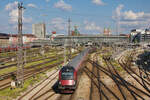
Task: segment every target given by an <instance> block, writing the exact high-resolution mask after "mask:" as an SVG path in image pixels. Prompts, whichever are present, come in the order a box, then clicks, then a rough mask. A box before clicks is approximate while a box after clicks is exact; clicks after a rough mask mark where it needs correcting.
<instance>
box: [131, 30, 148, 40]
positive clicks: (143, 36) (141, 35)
mask: <svg viewBox="0 0 150 100" xmlns="http://www.w3.org/2000/svg"><path fill="white" fill-rule="evenodd" d="M149 39H150V30H149V29H144V30H142V29H133V30H131V33H130V41H131V42H144V41H148V40H149Z"/></svg>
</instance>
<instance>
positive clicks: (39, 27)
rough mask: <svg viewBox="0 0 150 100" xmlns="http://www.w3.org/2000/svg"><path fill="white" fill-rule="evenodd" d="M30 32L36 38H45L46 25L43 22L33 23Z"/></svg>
mask: <svg viewBox="0 0 150 100" xmlns="http://www.w3.org/2000/svg"><path fill="white" fill-rule="evenodd" d="M32 33H33V34H34V35H35V36H36V37H37V38H45V37H46V26H45V24H44V23H39V24H33V25H32Z"/></svg>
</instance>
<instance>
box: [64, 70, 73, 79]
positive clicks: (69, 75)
mask: <svg viewBox="0 0 150 100" xmlns="http://www.w3.org/2000/svg"><path fill="white" fill-rule="evenodd" d="M61 77H62V80H73V72H62V74H61Z"/></svg>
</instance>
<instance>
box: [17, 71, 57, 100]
mask: <svg viewBox="0 0 150 100" xmlns="http://www.w3.org/2000/svg"><path fill="white" fill-rule="evenodd" d="M58 71H59V70H56V71H53V72H52V73H51V74H50V75H49V76H48V77H47V78H46V79H44V80H43V81H41V82H40V83H39V84H37V85H36V86H34V87H33V88H32V89H30V90H29V91H27V92H26V93H25V94H23V95H22V96H21V97H19V98H18V100H47V99H48V98H50V97H52V96H53V95H55V92H54V91H53V89H52V86H53V84H54V83H55V82H56V81H57V77H58Z"/></svg>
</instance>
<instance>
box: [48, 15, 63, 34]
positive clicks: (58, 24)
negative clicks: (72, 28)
mask: <svg viewBox="0 0 150 100" xmlns="http://www.w3.org/2000/svg"><path fill="white" fill-rule="evenodd" d="M50 24H51V25H52V28H53V29H55V31H56V30H64V29H65V25H66V24H65V21H64V19H62V18H61V17H57V18H53V19H52V20H51V22H50Z"/></svg>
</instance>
